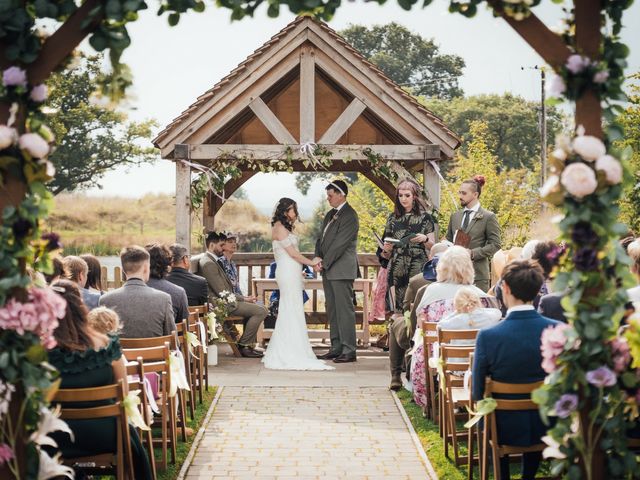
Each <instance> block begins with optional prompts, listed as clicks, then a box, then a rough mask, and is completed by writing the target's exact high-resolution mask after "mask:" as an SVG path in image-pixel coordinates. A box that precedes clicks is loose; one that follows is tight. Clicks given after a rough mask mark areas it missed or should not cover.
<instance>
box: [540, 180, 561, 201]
mask: <svg viewBox="0 0 640 480" xmlns="http://www.w3.org/2000/svg"><path fill="white" fill-rule="evenodd" d="M559 189H560V178H558V176H557V175H551V176H550V177H549V178H547V181H546V182H544V185H543V186H542V187H540V196H541V197H542V198H544V197H546V196H547V195H549V194H550V193H555V192H557V191H559Z"/></svg>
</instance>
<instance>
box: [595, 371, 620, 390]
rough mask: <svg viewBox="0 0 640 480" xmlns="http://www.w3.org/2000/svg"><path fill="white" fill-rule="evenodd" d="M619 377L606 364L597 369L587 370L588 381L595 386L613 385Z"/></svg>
mask: <svg viewBox="0 0 640 480" xmlns="http://www.w3.org/2000/svg"><path fill="white" fill-rule="evenodd" d="M617 381H618V379H617V378H616V374H615V373H613V371H612V370H611V369H610V368H608V367H605V366H602V367H598V368H596V369H595V370H591V371H589V372H587V382H589V383H590V384H591V385H593V386H594V387H598V388H604V387H613V386H614V385H615V384H616V382H617Z"/></svg>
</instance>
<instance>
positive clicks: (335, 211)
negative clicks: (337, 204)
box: [322, 208, 338, 238]
mask: <svg viewBox="0 0 640 480" xmlns="http://www.w3.org/2000/svg"><path fill="white" fill-rule="evenodd" d="M337 213H338V209H337V208H332V209H331V210H329V221H328V222H327V225H326V226H325V227H324V230H323V231H322V238H324V234H325V233H327V230H328V228H329V225H331V222H333V219H334V217H335V216H336V214H337Z"/></svg>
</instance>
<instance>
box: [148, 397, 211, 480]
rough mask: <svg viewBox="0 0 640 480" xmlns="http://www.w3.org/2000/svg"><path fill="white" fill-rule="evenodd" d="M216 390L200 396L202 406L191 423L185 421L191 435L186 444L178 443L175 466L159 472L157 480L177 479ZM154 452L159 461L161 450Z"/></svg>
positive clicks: (199, 406) (169, 466) (198, 408)
mask: <svg viewBox="0 0 640 480" xmlns="http://www.w3.org/2000/svg"><path fill="white" fill-rule="evenodd" d="M216 390H217V389H216V387H209V391H208V392H204V394H203V396H202V404H201V405H198V407H197V408H196V411H195V420H193V421H190V420H187V425H188V426H189V427H191V428H193V435H191V436H190V437H188V438H187V442H186V443H184V442H180V441H179V442H178V444H177V447H176V464H175V465H172V464H168V465H167V469H166V470H165V471H164V472H163V471H160V470H159V471H158V480H173V479H175V478H177V477H178V473H179V472H180V469H181V468H182V464H183V463H184V461H185V460H186V458H187V454H188V453H189V450H190V449H191V445H192V444H193V440H194V439H195V438H196V435H197V434H198V429H199V428H200V426H201V425H202V421H203V420H204V417H205V416H206V415H207V411H208V410H209V407H210V406H211V402H212V401H213V399H214V398H215V396H216ZM196 404H197V402H196ZM187 417H188V416H187ZM155 450H156V461H159V459H160V452H161V450H160V449H159V448H156V449H155Z"/></svg>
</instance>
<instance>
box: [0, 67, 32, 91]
mask: <svg viewBox="0 0 640 480" xmlns="http://www.w3.org/2000/svg"><path fill="white" fill-rule="evenodd" d="M2 83H3V84H4V86H5V87H26V86H27V72H26V71H25V70H23V69H22V68H19V67H9V68H7V69H6V70H5V71H4V72H2Z"/></svg>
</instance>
